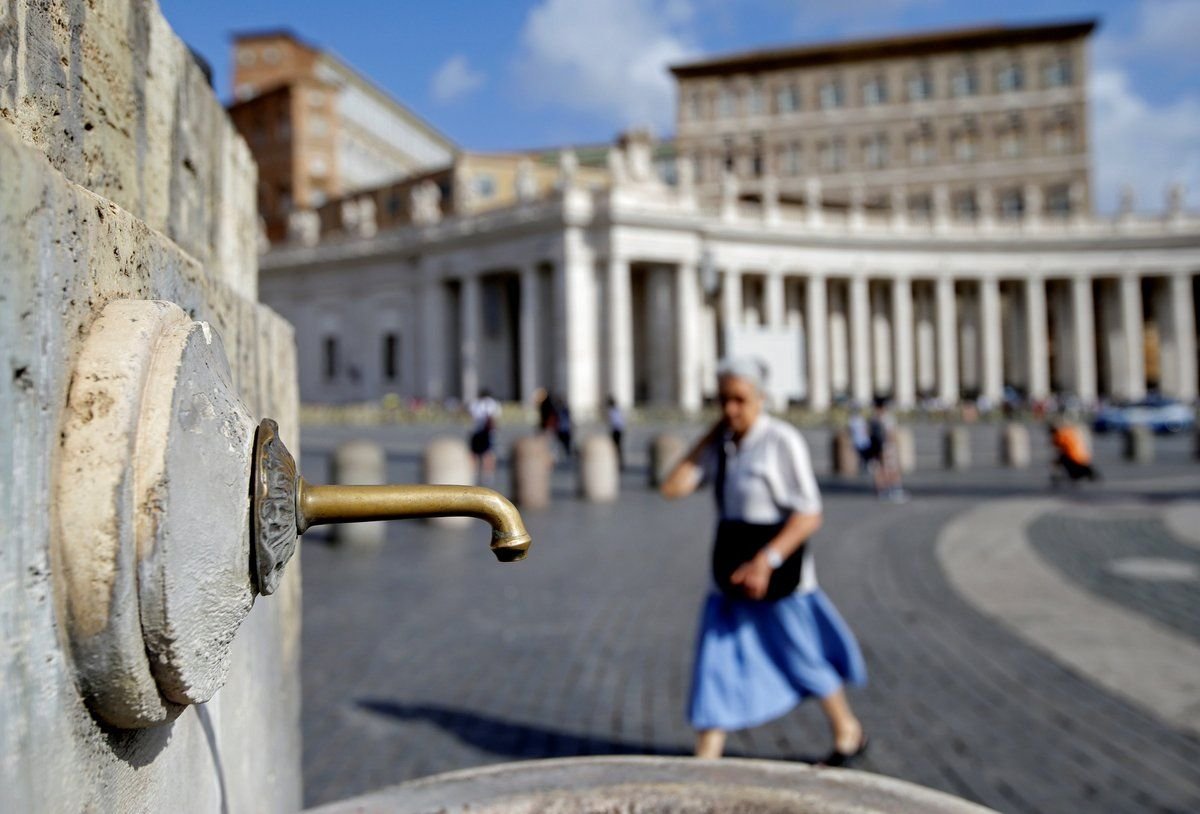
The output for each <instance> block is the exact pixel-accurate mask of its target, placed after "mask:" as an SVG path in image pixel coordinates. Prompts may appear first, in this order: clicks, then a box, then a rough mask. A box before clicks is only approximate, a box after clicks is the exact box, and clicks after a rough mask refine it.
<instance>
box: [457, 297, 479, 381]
mask: <svg viewBox="0 0 1200 814" xmlns="http://www.w3.org/2000/svg"><path fill="white" fill-rule="evenodd" d="M458 308H459V319H458V322H459V330H460V331H461V332H462V345H461V353H462V356H461V361H460V364H461V366H462V367H461V373H462V397H463V401H468V400H469V399H473V398H475V397H476V396H477V395H479V367H478V361H479V278H478V277H476V276H475V275H474V274H468V275H467V276H465V277H463V278H462V297H461V298H460V299H459V301H458Z"/></svg>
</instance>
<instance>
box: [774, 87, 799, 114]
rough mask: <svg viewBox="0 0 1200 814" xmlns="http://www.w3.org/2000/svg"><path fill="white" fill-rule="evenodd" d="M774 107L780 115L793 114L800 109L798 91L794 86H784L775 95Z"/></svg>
mask: <svg viewBox="0 0 1200 814" xmlns="http://www.w3.org/2000/svg"><path fill="white" fill-rule="evenodd" d="M775 107H776V109H777V110H778V111H779V112H780V113H795V112H796V111H797V110H799V109H800V90H799V89H798V88H797V87H796V86H795V85H784V86H783V87H782V88H780V89H779V91H778V92H777V93H776V94H775Z"/></svg>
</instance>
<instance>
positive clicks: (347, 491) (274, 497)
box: [251, 418, 530, 594]
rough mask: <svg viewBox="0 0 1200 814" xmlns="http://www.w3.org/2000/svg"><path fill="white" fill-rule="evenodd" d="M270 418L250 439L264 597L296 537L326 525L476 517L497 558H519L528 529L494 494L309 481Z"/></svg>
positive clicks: (258, 567) (422, 486) (275, 582)
mask: <svg viewBox="0 0 1200 814" xmlns="http://www.w3.org/2000/svg"><path fill="white" fill-rule="evenodd" d="M278 433H279V426H278V425H277V424H276V423H275V422H274V421H272V420H271V419H269V418H266V419H263V421H262V423H261V424H259V426H258V432H257V435H256V437H255V441H254V465H253V472H254V483H253V489H254V493H253V506H252V507H251V517H252V518H253V523H254V541H255V545H254V553H255V573H256V577H257V580H258V591H259V593H261V594H270V593H273V592H274V591H275V588H276V587H277V586H278V584H279V577H280V573H281V572H282V570H283V567H284V566H285V565H286V564H287V561H288V560H289V559H291V556H292V553H293V552H294V551H295V547H296V537H297V535H300V534H303V533H304V532H305V531H306V530H308V529H309V528H311V527H312V526H317V525H322V524H325V523H353V522H358V521H366V520H397V519H401V518H410V517H455V516H465V517H477V518H479V519H480V520H486V521H487V522H488V523H490V524H491V526H492V543H491V547H492V551H493V552H494V553H495V555H496V559H498V560H500V561H501V562H515V561H516V560H521V559H524V558H525V554H526V553H527V552H528V550H529V542H530V540H529V532H527V531H526V530H525V524H524V523H523V522H522V521H521V515H520V513H519V512H518V511H517V509H516V507H515V506H513V504H512V503H510V502H509V501H508V499H507V498H505V497H504V496H503V495H501V494H500V493H499V492H496V491H493V490H491V489H484V488H482V487H479V486H429V485H425V484H408V485H403V486H313V485H312V484H309V483H307V482H306V481H305V480H304V478H302V477H299V475H298V474H297V472H296V461H295V459H294V458H293V457H292V454H291V453H290V452H288V450H287V447H285V446H284V445H283V442H282V441H280V440H279V434H278Z"/></svg>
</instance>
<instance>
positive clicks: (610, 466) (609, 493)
mask: <svg viewBox="0 0 1200 814" xmlns="http://www.w3.org/2000/svg"><path fill="white" fill-rule="evenodd" d="M620 491H621V473H620V467H619V466H618V465H617V445H616V444H614V443H613V440H612V439H611V438H609V437H608V436H607V435H593V436H591V437H590V438H587V439H586V440H585V441H584V442H583V443H582V444H581V445H580V447H579V494H580V495H581V496H582V497H583V499H584V500H587V501H588V502H590V503H611V502H612V501H614V500H616V499H617V496H618V495H619V494H620Z"/></svg>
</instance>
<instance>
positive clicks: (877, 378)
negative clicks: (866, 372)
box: [867, 282, 896, 393]
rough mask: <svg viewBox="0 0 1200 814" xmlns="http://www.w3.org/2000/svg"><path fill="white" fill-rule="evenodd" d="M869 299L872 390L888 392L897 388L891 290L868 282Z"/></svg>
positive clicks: (878, 283) (879, 284)
mask: <svg viewBox="0 0 1200 814" xmlns="http://www.w3.org/2000/svg"><path fill="white" fill-rule="evenodd" d="M867 301H868V310H869V312H870V326H871V327H870V335H871V392H872V393H888V392H891V391H892V390H894V389H895V386H896V379H895V372H894V371H893V369H892V368H893V365H892V348H893V347H894V344H895V339H894V334H895V331H893V330H892V329H893V327H894V321H893V320H892V316H891V313H890V311H891V307H890V306H889V304H888V303H890V302H891V291H889V290H888V289H887V288H885V287H884V285H883V284H882V283H881V282H877V283H875V284H874V285H872V284H871V283H867Z"/></svg>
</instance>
